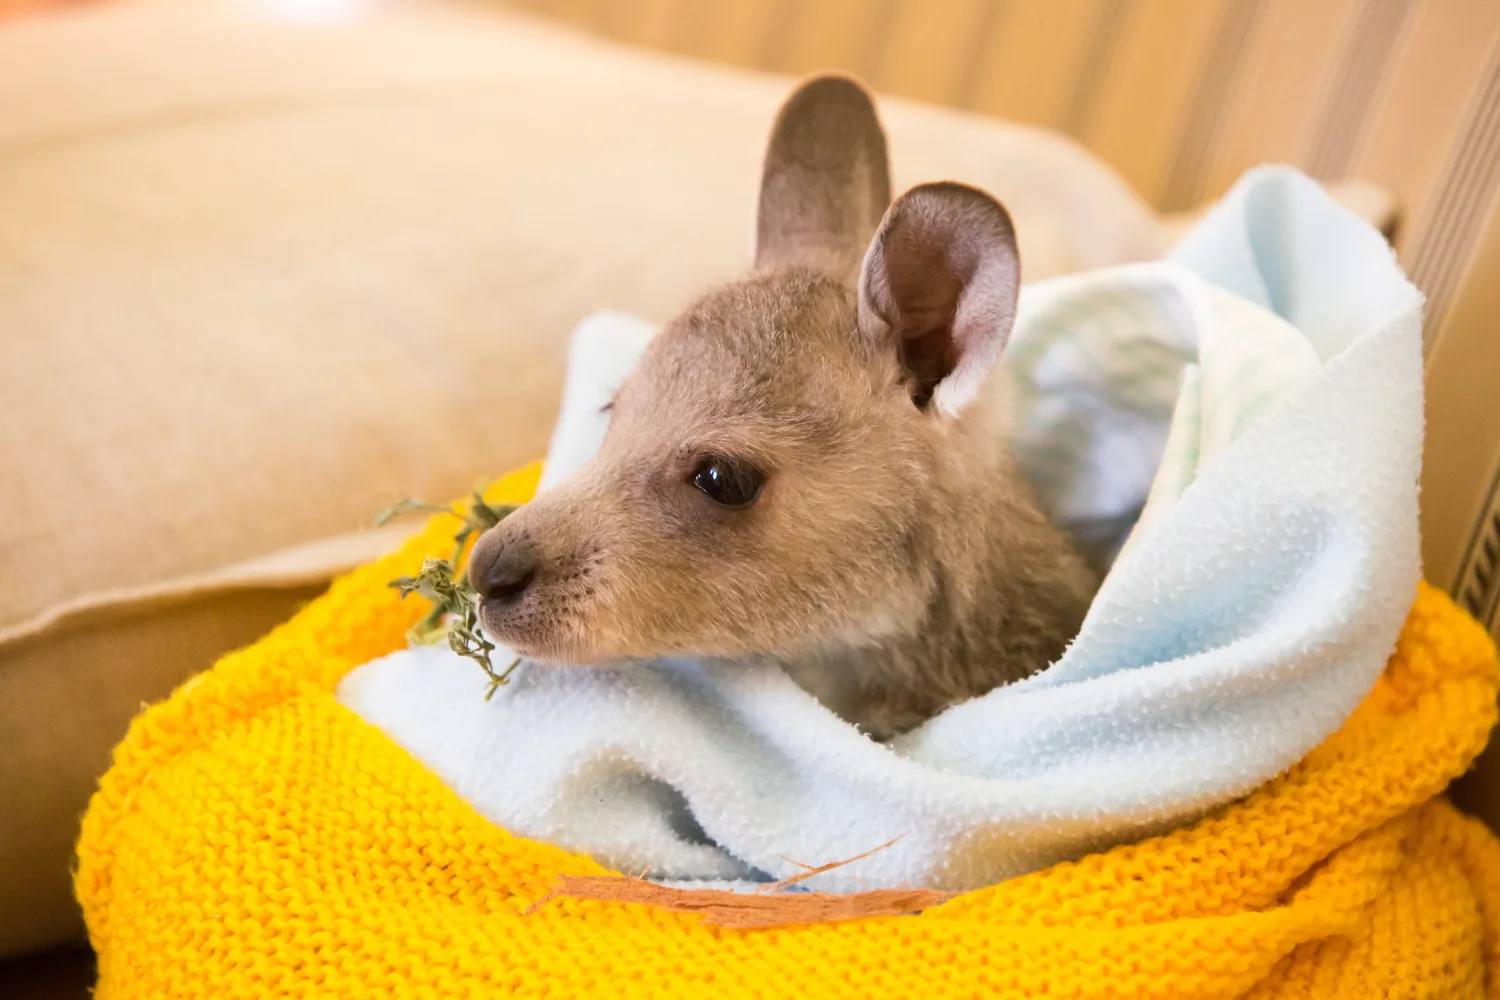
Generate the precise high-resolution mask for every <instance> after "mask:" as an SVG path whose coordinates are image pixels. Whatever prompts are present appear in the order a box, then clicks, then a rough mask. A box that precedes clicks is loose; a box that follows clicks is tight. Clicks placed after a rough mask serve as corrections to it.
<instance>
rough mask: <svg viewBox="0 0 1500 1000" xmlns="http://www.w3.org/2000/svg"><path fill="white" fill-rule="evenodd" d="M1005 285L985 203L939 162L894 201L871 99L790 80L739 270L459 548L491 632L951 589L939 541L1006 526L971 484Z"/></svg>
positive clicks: (855, 642)
mask: <svg viewBox="0 0 1500 1000" xmlns="http://www.w3.org/2000/svg"><path fill="white" fill-rule="evenodd" d="M1019 283H1020V269H1019V261H1018V258H1017V252H1016V240H1015V234H1014V232H1013V230H1012V227H1011V222H1010V218H1009V216H1008V215H1007V214H1006V211H1005V209H1004V208H1002V207H1001V205H1000V204H999V203H998V202H996V201H995V200H994V199H993V198H991V197H990V196H989V195H987V194H985V193H983V192H981V191H978V190H976V189H974V188H970V187H965V186H962V185H959V184H953V183H939V184H925V185H922V186H920V187H917V188H914V189H912V190H911V191H908V192H907V193H906V194H905V195H903V196H902V197H901V198H899V199H898V200H897V201H896V202H895V203H894V204H891V203H890V181H889V178H888V173H887V165H886V149H885V137H884V133H883V132H882V130H881V127H880V124H879V121H878V119H877V118H876V114H875V109H874V106H873V104H872V102H871V100H870V98H869V96H868V95H867V94H866V92H865V91H864V90H863V89H862V88H861V87H860V86H859V85H858V84H856V83H854V82H853V81H850V80H847V79H844V78H839V77H821V78H816V79H813V80H812V81H810V82H808V83H806V84H805V85H804V86H802V87H801V88H800V89H799V90H798V91H797V92H796V93H795V94H794V95H793V96H792V97H791V98H790V100H789V101H788V102H787V103H786V105H785V106H784V107H783V108H782V110H781V112H780V115H779V117H778V119H777V121H776V125H775V128H774V132H773V134H772V137H771V142H770V148H769V150H768V152H767V155H766V160H765V169H764V174H763V179H762V184H761V191H760V203H759V217H758V227H757V246H756V253H755V264H754V268H753V269H752V271H751V273H750V274H749V275H748V276H747V277H745V278H744V279H742V280H739V281H735V282H733V283H730V284H727V285H724V286H722V287H720V288H716V289H714V290H712V291H710V292H709V293H708V294H706V295H704V296H703V297H702V298H701V299H699V300H698V301H697V302H696V303H695V304H693V305H692V306H691V307H690V308H688V309H687V310H686V311H685V312H684V313H682V314H681V315H680V316H678V317H677V318H676V319H674V320H673V321H672V322H671V323H669V324H668V325H667V326H666V327H665V328H664V329H663V331H662V332H661V333H660V334H659V335H658V336H657V337H656V338H655V339H654V340H653V341H652V342H651V343H650V345H649V347H648V348H647V349H646V351H645V353H644V355H643V356H642V358H641V360H640V363H639V365H638V367H637V369H636V370H635V371H634V372H633V373H632V374H631V376H630V377H629V379H628V380H627V381H626V382H625V383H624V385H623V386H622V388H621V389H620V391H619V393H618V395H617V396H616V398H615V400H614V401H613V403H612V404H611V409H612V412H611V418H610V426H609V430H608V432H607V434H606V436H605V439H604V443H603V445H602V447H601V448H600V450H599V451H598V453H597V454H596V455H595V456H594V457H593V458H592V459H591V460H590V461H589V462H588V463H586V464H585V465H584V466H583V467H582V468H580V469H579V470H578V471H577V472H576V473H575V474H574V475H572V476H571V477H569V478H568V479H567V480H565V481H564V482H562V483H560V484H559V485H558V486H556V487H555V488H554V489H552V490H550V491H548V492H547V493H545V494H543V495H541V496H539V497H538V498H537V499H536V500H534V501H533V502H531V503H530V504H528V505H526V506H525V507H523V508H522V509H520V510H519V511H517V512H516V513H514V514H512V515H511V516H510V517H509V518H507V519H506V520H505V521H504V522H502V523H501V524H500V525H499V526H498V527H496V528H494V529H493V530H491V531H490V532H488V533H487V534H486V535H485V536H484V537H483V538H481V539H480V541H479V542H478V544H477V545H476V547H475V549H474V553H473V556H472V559H471V564H470V571H469V572H470V577H471V579H472V581H473V583H474V585H475V588H476V589H477V591H478V592H479V594H480V595H481V598H482V605H481V608H482V610H481V620H482V622H483V625H484V627H485V629H486V630H487V631H488V632H489V633H490V634H491V635H492V636H494V637H496V638H498V639H499V640H501V641H503V642H505V643H506V644H508V645H510V646H511V647H513V648H514V649H515V650H516V651H517V652H519V653H520V654H522V655H524V656H527V657H529V658H533V659H536V660H539V661H542V662H551V663H557V664H587V663H600V662H610V661H617V660H623V659H630V658H640V657H654V656H664V655H702V656H723V657H743V656H756V655H764V656H768V657H773V658H779V659H783V660H790V659H795V658H797V657H816V656H819V655H823V654H826V653H827V652H829V651H830V650H835V649H840V648H872V647H878V646H880V645H881V644H882V643H885V642H888V641H891V640H892V639H894V638H898V637H901V636H909V635H911V634H913V633H914V632H918V631H920V630H921V629H922V628H923V627H924V622H926V621H928V620H929V619H930V617H931V615H932V611H933V607H934V604H935V602H942V601H946V600H950V599H951V598H952V597H953V595H951V594H945V593H943V591H944V589H945V580H944V562H945V560H950V559H970V560H971V561H972V559H973V558H974V555H973V552H970V553H969V554H968V555H964V554H962V553H956V552H955V551H954V550H955V549H970V550H979V551H982V552H984V553H986V554H987V553H990V552H992V551H993V549H994V547H995V546H994V540H995V539H996V538H1003V537H1006V529H1004V528H1003V527H1001V528H997V527H996V526H995V525H993V524H991V523H989V522H988V521H987V520H986V516H987V514H988V512H990V511H991V509H992V505H991V504H989V503H988V501H984V502H979V503H977V504H970V503H969V501H968V499H966V498H967V497H968V496H969V494H971V493H972V494H975V495H978V494H979V493H981V492H983V491H988V493H989V494H999V495H1003V496H1009V495H1011V494H1012V493H1014V490H1013V489H1012V487H1011V486H1010V485H1009V484H1008V482H1006V481H999V482H997V481H996V477H1000V479H1002V480H1005V479H1007V477H1009V478H1014V477H1015V476H1016V475H1017V474H1016V473H1015V472H1014V471H1013V467H1012V465H1011V463H1010V462H1009V459H1008V453H1007V452H1006V446H1005V442H1004V436H1003V433H1001V432H1000V431H998V430H997V429H996V428H995V426H994V421H993V419H992V418H993V415H994V411H995V410H996V409H997V407H996V406H995V405H993V404H992V403H991V402H989V401H988V400H989V397H991V396H992V395H994V394H992V393H981V392H980V391H979V390H980V389H981V387H982V386H983V385H984V384H985V382H986V380H987V379H988V377H989V376H990V374H991V372H992V370H993V368H994V367H995V363H996V361H997V360H998V358H999V357H1000V353H1001V350H1002V348H1003V346H1004V342H1005V339H1006V337H1007V335H1008V334H1009V331H1010V327H1011V323H1012V320H1013V319H1014V315H1015V305H1016V295H1017V290H1018V287H1019ZM971 482H972V483H974V484H975V485H973V486H972V487H969V486H966V485H965V484H967V483H971ZM1021 489H1022V490H1023V492H1024V488H1023V487H1022V488H1021ZM1027 495H1029V494H1027ZM1021 506H1022V507H1023V508H1024V510H1023V511H1022V513H1023V515H1024V517H1034V509H1033V508H1032V507H1030V506H1028V505H1027V504H1025V503H1023V504H1022V505H1021ZM935 524H942V525H948V526H950V527H952V526H955V525H956V526H957V528H956V530H957V531H958V534H957V536H953V535H952V534H951V532H950V533H949V534H948V535H945V536H944V537H942V538H939V537H937V536H936V535H935V529H934V525H935ZM942 530H943V531H947V530H948V528H943V529H942ZM983 558H984V559H988V560H989V561H991V562H992V561H993V559H990V557H989V556H988V555H985V556H984V557H983ZM975 579H977V578H975ZM972 583H973V581H972V580H966V582H965V583H964V586H965V587H968V586H970V585H971V584H972ZM974 585H976V586H977V585H978V584H974ZM1074 624H1076V621H1075V622H1074ZM1069 635H1071V633H1069ZM990 686H993V684H991V685H990Z"/></svg>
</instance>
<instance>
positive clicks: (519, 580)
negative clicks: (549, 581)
mask: <svg viewBox="0 0 1500 1000" xmlns="http://www.w3.org/2000/svg"><path fill="white" fill-rule="evenodd" d="M536 567H537V558H536V553H535V551H534V550H533V549H532V548H531V546H529V545H527V544H526V543H525V542H524V540H522V539H517V538H507V537H505V535H504V534H503V533H497V532H495V531H491V532H489V533H488V534H486V535H485V536H484V537H482V538H480V539H479V541H478V542H477V543H475V545H474V551H473V553H472V554H471V555H470V556H469V583H470V584H472V585H473V587H474V591H475V593H477V594H478V595H479V596H480V597H481V598H483V599H484V600H486V601H499V602H502V603H505V602H515V601H519V600H520V599H521V597H522V595H524V594H525V593H526V588H527V587H529V586H531V581H533V580H535V579H536Z"/></svg>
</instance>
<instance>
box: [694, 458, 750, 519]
mask: <svg viewBox="0 0 1500 1000" xmlns="http://www.w3.org/2000/svg"><path fill="white" fill-rule="evenodd" d="M765 481H766V477H765V475H764V474H763V473H762V472H761V471H760V470H759V469H757V468H755V467H754V466H752V465H747V464H746V463H744V462H739V461H736V460H734V459H731V458H724V457H722V456H718V455H711V456H709V457H708V458H705V459H703V460H702V461H700V462H699V463H698V467H697V468H696V469H694V470H693V485H694V486H696V487H698V489H700V490H702V491H703V495H704V496H706V497H708V498H709V499H710V500H712V501H713V502H714V503H717V504H722V505H724V506H725V507H745V506H748V505H749V504H750V503H752V502H753V501H754V500H755V498H756V496H757V495H758V494H759V493H760V487H761V484H762V483H764V482H765Z"/></svg>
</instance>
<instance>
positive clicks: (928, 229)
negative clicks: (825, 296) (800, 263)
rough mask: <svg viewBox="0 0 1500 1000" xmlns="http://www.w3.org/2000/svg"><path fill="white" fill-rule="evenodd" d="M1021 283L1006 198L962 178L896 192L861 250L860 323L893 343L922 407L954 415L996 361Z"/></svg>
mask: <svg viewBox="0 0 1500 1000" xmlns="http://www.w3.org/2000/svg"><path fill="white" fill-rule="evenodd" d="M1020 287H1021V258H1020V255H1019V253H1018V252H1017V250H1016V233H1015V229H1014V227H1013V226H1012V225H1011V222H1010V215H1009V213H1007V212H1006V211H1005V207H1004V206H1003V205H1001V204H1000V203H999V202H998V201H996V200H995V199H994V198H992V197H990V196H989V195H987V194H985V193H984V192H983V191H980V190H979V189H977V188H972V187H968V186H966V185H963V184H954V183H951V182H943V183H938V184H922V185H919V186H917V187H914V188H912V189H911V190H910V191H908V192H907V193H906V194H904V195H902V196H901V197H900V198H898V199H896V203H895V204H894V205H892V206H891V207H890V210H889V211H887V212H886V213H885V219H884V220H883V221H882V222H881V224H880V229H879V231H877V232H876V234H875V238H874V240H872V241H871V243H870V248H869V250H868V251H867V252H866V253H865V261H864V269H863V271H862V273H861V275H860V279H859V327H860V332H861V334H862V335H863V336H865V337H867V338H871V339H874V340H876V341H877V342H884V343H887V344H889V345H890V347H891V349H893V350H895V351H896V352H897V355H898V357H899V358H900V361H901V365H902V368H903V369H904V370H905V372H906V374H907V379H908V383H909V385H910V386H911V394H912V399H913V400H914V401H915V402H916V404H917V405H918V406H920V407H922V408H923V409H933V410H935V411H937V412H938V413H940V414H946V415H949V416H952V415H953V414H956V413H958V411H959V410H961V409H962V408H963V407H964V405H965V404H966V403H968V401H969V400H970V399H972V398H973V397H974V394H975V393H976V392H978V391H979V387H980V386H981V385H983V384H984V382H985V380H986V378H987V377H988V376H989V374H990V372H991V370H993V368H994V367H995V362H996V361H998V360H999V358H1000V353H1001V351H1002V350H1004V348H1005V342H1006V340H1007V339H1008V338H1009V337H1010V329H1011V325H1012V324H1013V323H1014V322H1015V319H1016V297H1017V295H1018V294H1019V291H1020Z"/></svg>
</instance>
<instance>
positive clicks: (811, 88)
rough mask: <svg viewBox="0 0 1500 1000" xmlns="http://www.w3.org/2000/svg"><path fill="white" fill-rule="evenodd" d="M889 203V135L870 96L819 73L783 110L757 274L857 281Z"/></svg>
mask: <svg viewBox="0 0 1500 1000" xmlns="http://www.w3.org/2000/svg"><path fill="white" fill-rule="evenodd" d="M890 203H891V180H890V174H889V171H888V169H887V166H886V152H885V132H884V131H882V129H881V127H880V119H879V118H878V117H876V114H875V104H874V102H873V101H872V100H871V99H870V95H869V93H868V92H867V91H866V90H865V88H864V87H863V86H861V85H860V84H859V83H857V82H856V81H854V80H852V79H849V78H848V77H844V76H817V77H813V78H812V79H810V80H808V81H807V82H806V83H804V84H802V85H801V86H800V87H798V88H797V90H796V91H795V92H794V93H793V94H792V96H791V97H789V98H788V99H787V102H786V103H785V104H783V105H782V107H781V112H780V113H779V114H778V115H777V116H776V125H775V128H774V129H773V130H772V132H771V144H770V147H769V148H768V149H767V150H766V162H765V167H764V169H763V171H762V174H761V182H760V205H759V210H758V218H757V224H756V237H755V267H756V269H757V270H760V269H766V268H775V267H787V266H792V265H801V266H804V267H812V268H815V269H817V270H819V271H822V272H824V273H825V274H828V275H830V276H832V277H835V278H838V279H839V280H841V281H846V282H850V283H852V282H853V281H854V278H855V274H856V271H857V269H858V267H859V261H860V257H861V255H862V254H863V253H864V248H865V244H866V243H868V242H869V239H870V236H871V235H872V234H873V233H874V232H875V227H876V226H877V225H879V224H880V216H881V214H882V213H883V212H884V211H885V209H886V206H887V205H889V204H890Z"/></svg>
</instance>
